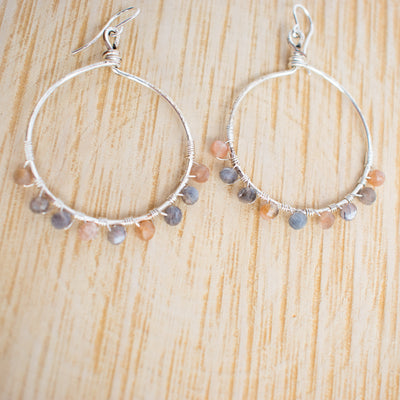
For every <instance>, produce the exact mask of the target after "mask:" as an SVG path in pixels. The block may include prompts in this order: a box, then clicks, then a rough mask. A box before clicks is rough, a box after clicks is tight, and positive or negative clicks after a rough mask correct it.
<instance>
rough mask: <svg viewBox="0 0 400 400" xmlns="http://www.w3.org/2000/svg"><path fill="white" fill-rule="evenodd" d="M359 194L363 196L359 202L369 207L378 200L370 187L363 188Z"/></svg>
mask: <svg viewBox="0 0 400 400" xmlns="http://www.w3.org/2000/svg"><path fill="white" fill-rule="evenodd" d="M358 194H361V197H359V198H358V200H360V201H361V203H363V204H366V205H367V206H369V205H371V204H372V203H373V202H374V201H375V200H376V192H375V190H374V189H372V188H370V187H363V188H362V189H360V191H359V192H358Z"/></svg>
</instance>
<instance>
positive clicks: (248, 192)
mask: <svg viewBox="0 0 400 400" xmlns="http://www.w3.org/2000/svg"><path fill="white" fill-rule="evenodd" d="M238 197H239V200H240V201H242V202H243V203H253V202H254V201H255V200H256V198H257V192H256V191H255V190H254V189H253V188H252V187H244V188H242V189H240V190H239V192H238Z"/></svg>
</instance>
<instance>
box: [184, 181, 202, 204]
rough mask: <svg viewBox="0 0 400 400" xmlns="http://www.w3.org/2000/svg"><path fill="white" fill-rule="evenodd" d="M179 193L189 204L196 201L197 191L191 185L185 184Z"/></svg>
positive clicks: (197, 197)
mask: <svg viewBox="0 0 400 400" xmlns="http://www.w3.org/2000/svg"><path fill="white" fill-rule="evenodd" d="M181 194H182V200H183V202H184V203H185V204H187V205H189V206H190V205H192V204H194V203H196V201H197V200H198V199H199V192H198V190H197V189H196V188H195V187H193V186H185V187H184V188H183V189H182V192H181Z"/></svg>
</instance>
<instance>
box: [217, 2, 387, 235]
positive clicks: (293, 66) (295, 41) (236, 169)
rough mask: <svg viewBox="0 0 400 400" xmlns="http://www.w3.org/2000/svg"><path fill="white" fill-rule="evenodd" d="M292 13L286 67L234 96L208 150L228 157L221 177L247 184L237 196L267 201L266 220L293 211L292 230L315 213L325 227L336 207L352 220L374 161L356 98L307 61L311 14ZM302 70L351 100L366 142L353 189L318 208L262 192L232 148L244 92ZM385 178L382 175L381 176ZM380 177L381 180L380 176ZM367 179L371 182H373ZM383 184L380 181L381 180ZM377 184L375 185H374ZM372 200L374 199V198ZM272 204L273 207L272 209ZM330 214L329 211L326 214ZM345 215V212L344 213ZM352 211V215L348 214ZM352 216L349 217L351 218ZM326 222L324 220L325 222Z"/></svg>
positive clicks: (305, 11) (249, 199) (218, 155)
mask: <svg viewBox="0 0 400 400" xmlns="http://www.w3.org/2000/svg"><path fill="white" fill-rule="evenodd" d="M298 8H300V9H302V10H303V12H304V13H305V15H306V17H307V18H308V21H309V30H308V34H307V36H306V35H305V34H304V33H303V32H302V31H301V29H300V26H299V23H298V19H297V9H298ZM293 15H294V19H295V26H294V27H293V29H292V31H291V32H290V33H289V35H288V43H289V45H290V46H292V48H293V53H292V55H291V56H290V57H289V65H288V66H289V69H287V70H283V71H279V72H274V73H270V74H267V75H264V76H262V77H260V78H258V79H256V80H254V81H252V82H250V83H249V84H248V85H247V86H246V87H245V88H244V89H243V90H242V91H241V92H240V93H239V95H238V96H237V97H236V99H235V100H234V102H233V105H232V109H231V111H230V114H229V120H228V125H227V140H226V141H225V142H221V141H216V142H214V143H213V145H212V148H211V151H212V152H213V153H214V155H215V156H217V158H218V159H225V157H226V156H228V158H229V160H230V162H231V164H232V169H230V168H225V169H224V170H222V171H221V173H220V176H221V179H222V180H223V181H224V182H225V183H228V184H232V183H234V182H235V181H236V179H237V178H240V180H241V181H242V182H244V183H245V184H246V186H247V189H242V190H241V191H240V192H239V198H240V199H241V200H243V201H245V202H247V203H253V202H254V201H255V200H256V198H257V197H259V198H260V199H261V200H263V201H264V202H266V203H267V205H268V206H267V207H266V208H265V210H264V213H263V214H264V215H263V214H262V216H264V217H265V218H266V219H270V218H273V217H275V216H276V215H277V214H278V212H279V211H280V210H282V211H284V212H287V213H290V214H292V216H293V218H292V217H291V218H289V224H290V225H291V226H292V227H293V228H295V229H300V228H302V227H304V225H305V224H306V222H307V216H313V215H318V216H320V217H321V216H324V219H325V220H327V219H329V221H328V222H329V223H327V224H325V225H329V226H327V227H330V226H332V224H333V218H332V213H333V212H334V211H336V210H338V209H339V210H341V215H342V217H343V218H344V219H346V220H350V219H353V218H354V216H355V213H356V207H355V206H354V204H351V206H349V204H350V203H352V201H353V199H354V198H355V197H358V198H360V200H361V201H362V202H364V203H365V204H370V203H368V201H369V200H366V196H367V194H366V193H364V192H363V189H364V187H365V185H366V183H367V181H368V180H369V179H371V176H370V171H371V167H372V163H373V150H372V139H371V134H370V131H369V128H368V125H367V122H366V120H365V117H364V115H363V113H362V112H361V109H360V108H359V107H358V105H357V103H356V101H355V100H354V98H353V97H352V96H351V94H350V93H349V92H348V91H347V90H346V89H345V88H344V87H343V86H342V85H341V84H340V83H339V82H338V81H336V80H335V79H334V78H332V77H331V76H329V75H328V74H326V73H325V72H322V71H320V70H318V69H317V68H314V67H312V66H311V65H309V64H308V63H307V57H306V53H305V51H306V48H307V45H308V41H309V39H310V37H311V35H312V33H313V23H312V20H311V17H310V14H309V12H308V11H307V9H306V8H305V7H303V6H302V5H299V4H297V5H295V6H294V8H293ZM302 68H303V69H305V70H306V71H308V72H309V73H313V74H316V75H318V76H320V77H322V78H323V79H324V80H326V81H327V82H329V83H330V84H331V85H333V86H334V87H335V88H336V89H338V90H339V91H340V92H341V93H342V94H344V95H345V96H346V97H347V98H348V99H349V100H350V102H351V104H352V106H353V107H354V109H355V110H356V112H357V114H358V116H359V118H360V120H361V123H362V126H363V129H364V132H365V137H366V143H367V149H366V153H365V161H364V170H363V172H362V174H361V176H360V178H359V179H358V181H357V183H356V184H355V187H354V189H353V190H352V191H351V192H350V193H348V194H346V195H345V196H344V198H343V199H340V200H338V201H337V202H335V203H333V204H329V205H325V206H322V207H320V208H308V207H304V208H297V207H293V206H292V205H290V204H288V203H285V202H281V201H279V200H276V199H274V198H272V197H271V196H270V195H269V194H267V193H265V192H264V191H263V190H261V189H260V188H258V187H257V186H256V185H255V184H254V183H253V182H252V180H251V179H250V177H249V176H248V175H247V174H246V173H245V171H244V170H243V168H242V167H241V165H240V162H239V158H238V155H237V154H236V151H235V148H234V133H233V132H234V122H235V114H236V112H237V110H238V108H239V105H240V103H241V102H242V100H243V99H244V98H245V97H246V95H247V94H249V93H250V92H251V91H252V90H253V89H254V88H255V87H257V86H258V85H260V84H261V83H263V82H266V81H268V80H272V79H276V78H280V77H286V76H289V75H292V74H294V73H296V71H298V70H300V69H302ZM372 172H373V173H374V175H377V174H378V175H380V176H381V177H382V176H383V177H384V175H383V173H382V172H381V171H377V170H376V171H372ZM383 179H384V178H383ZM381 180H382V179H381ZM372 182H373V180H372V181H370V183H372ZM382 183H383V181H382ZM375 186H378V185H375ZM368 189H369V190H367V191H368V194H369V195H370V197H371V196H374V194H372V193H371V190H372V189H370V188H368ZM374 200H375V199H374ZM271 207H272V210H271ZM349 207H350V208H351V210H346V208H349ZM327 213H329V214H327ZM345 214H347V215H345ZM350 214H351V215H350ZM350 217H351V218H350ZM325 222H326V221H325Z"/></svg>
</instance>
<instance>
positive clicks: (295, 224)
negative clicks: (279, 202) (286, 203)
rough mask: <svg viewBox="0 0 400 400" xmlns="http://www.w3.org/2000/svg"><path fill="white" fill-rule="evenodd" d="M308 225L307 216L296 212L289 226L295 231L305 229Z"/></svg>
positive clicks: (291, 217) (290, 219)
mask: <svg viewBox="0 0 400 400" xmlns="http://www.w3.org/2000/svg"><path fill="white" fill-rule="evenodd" d="M306 223H307V215H306V214H304V213H303V212H301V211H295V212H294V213H293V214H292V215H291V216H290V218H289V225H290V226H291V227H292V228H293V229H301V228H304V227H305V225H306Z"/></svg>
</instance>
